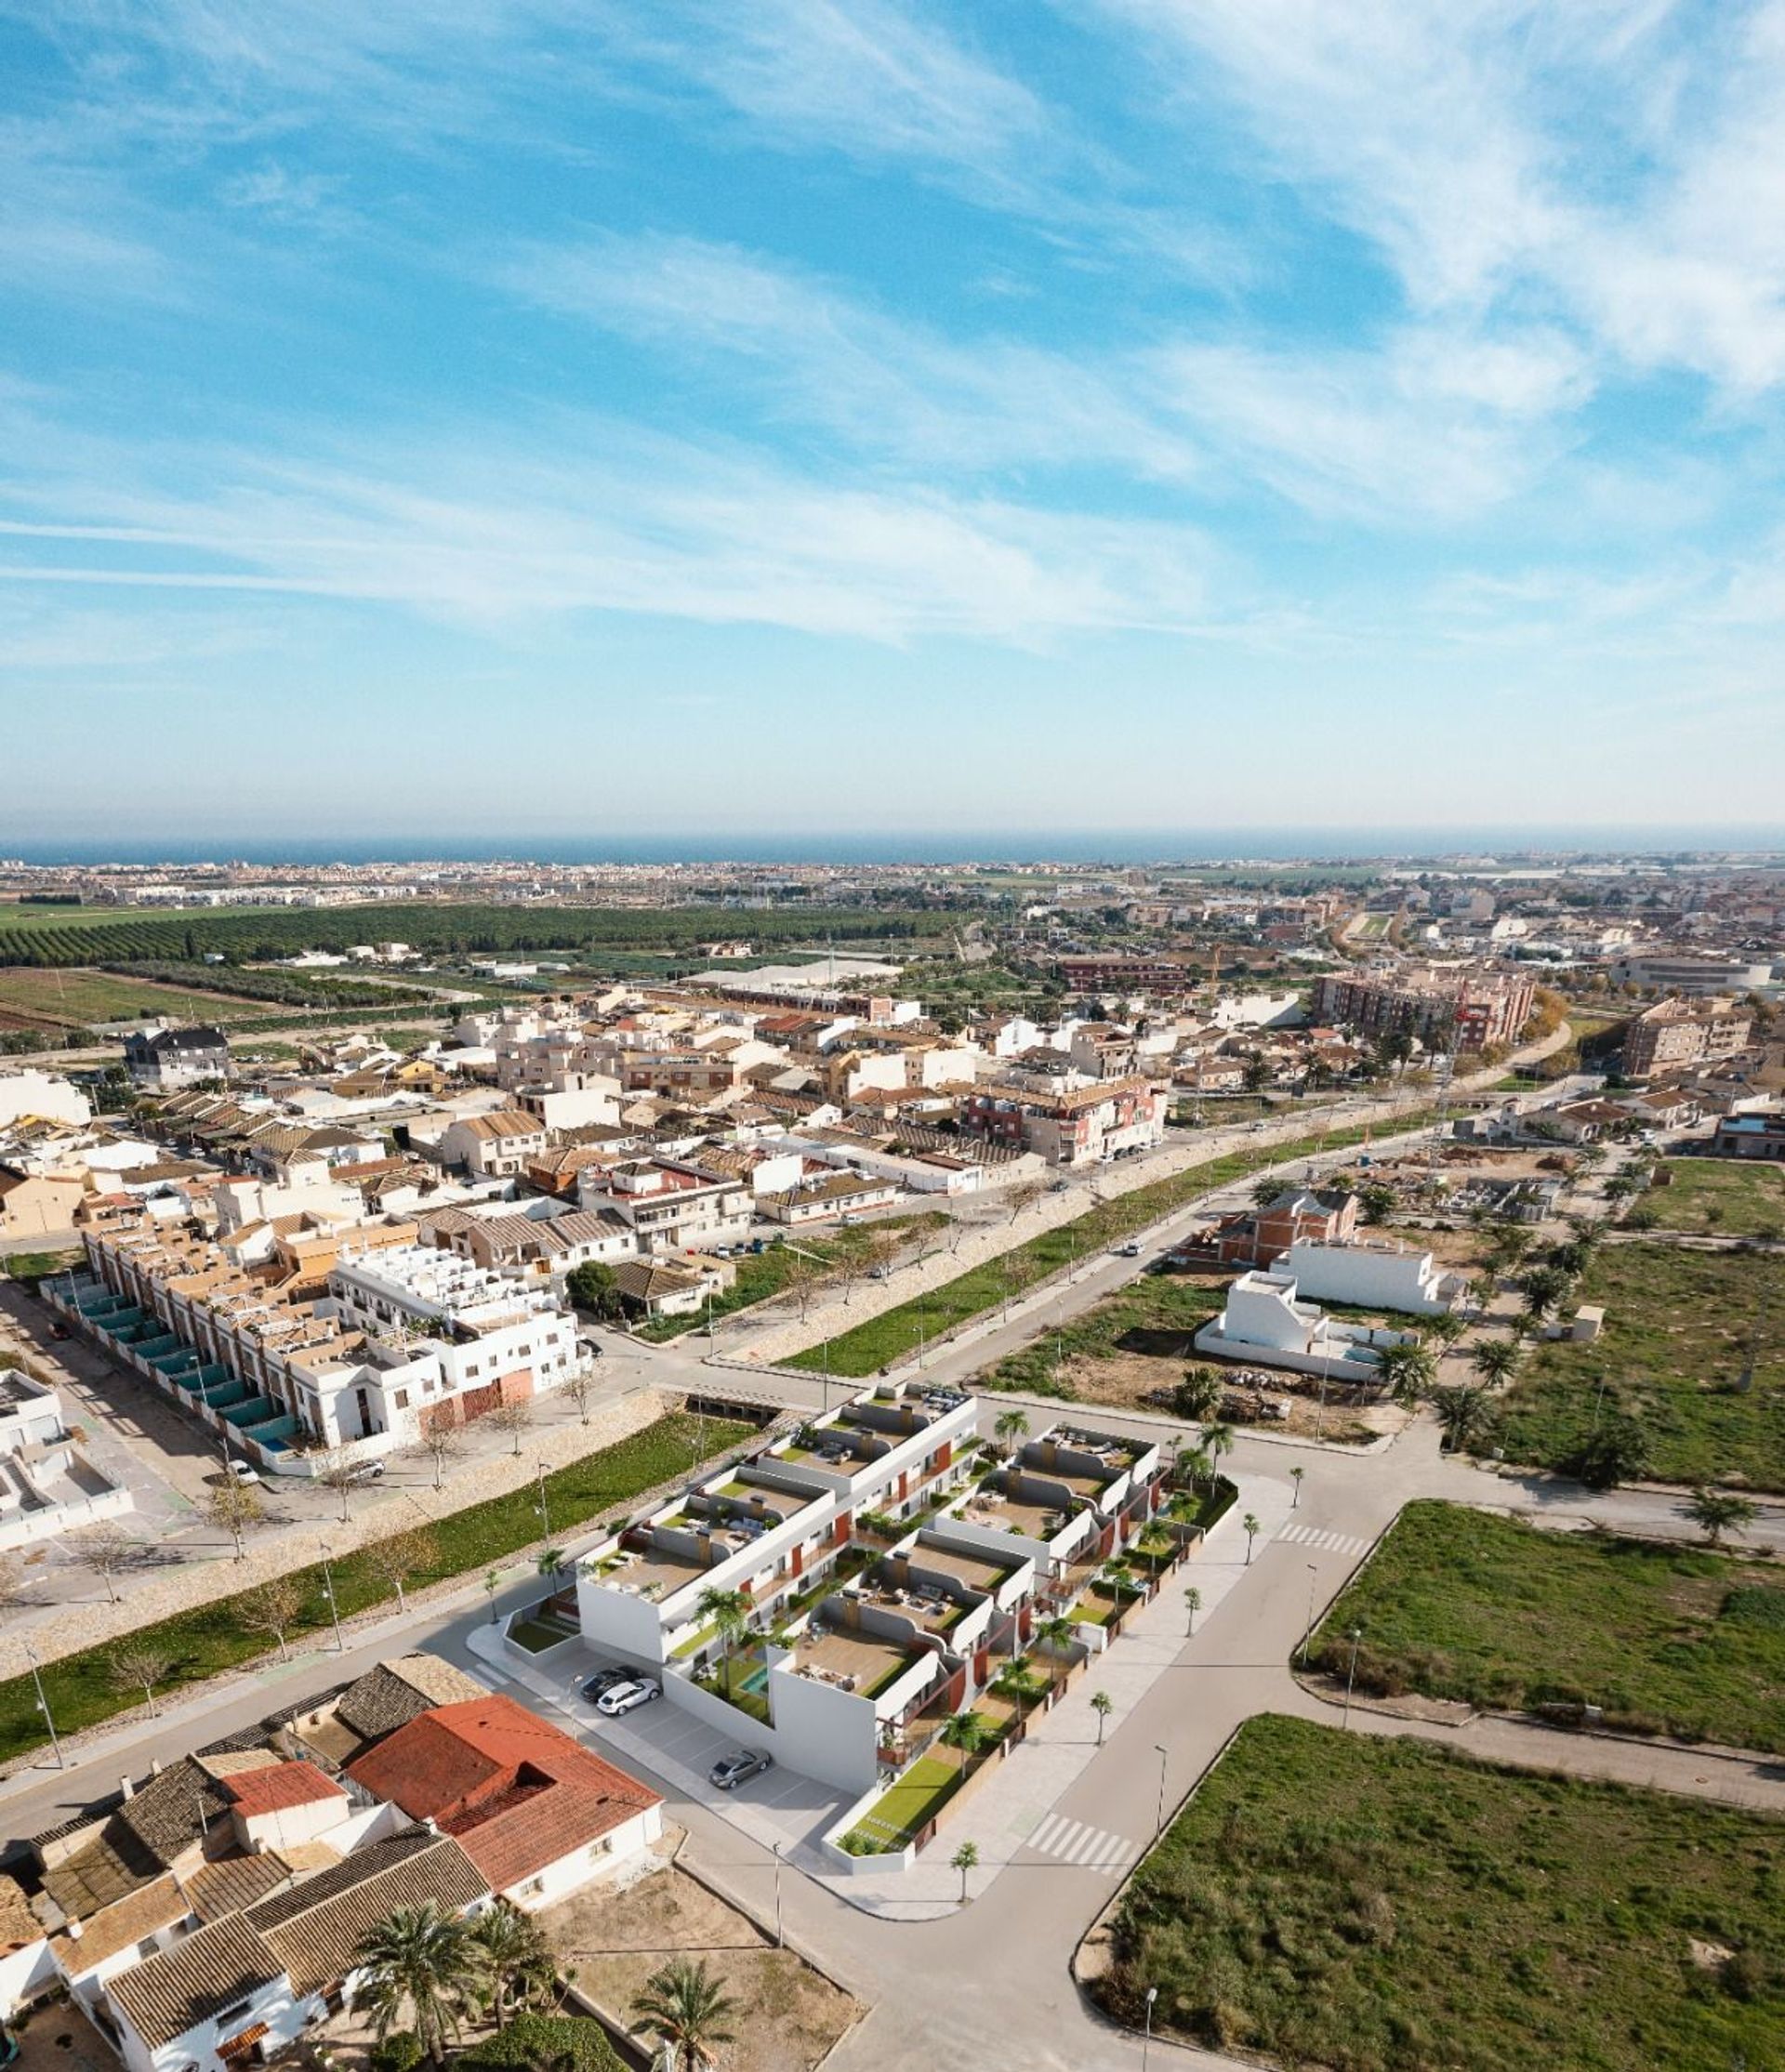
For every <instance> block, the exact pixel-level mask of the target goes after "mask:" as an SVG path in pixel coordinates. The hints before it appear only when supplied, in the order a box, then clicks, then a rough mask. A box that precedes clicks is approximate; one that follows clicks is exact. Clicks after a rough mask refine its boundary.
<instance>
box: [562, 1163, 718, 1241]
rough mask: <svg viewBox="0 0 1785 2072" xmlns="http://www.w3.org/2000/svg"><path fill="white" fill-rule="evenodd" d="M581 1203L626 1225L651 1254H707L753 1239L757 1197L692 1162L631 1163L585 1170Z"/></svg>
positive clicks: (579, 1189) (580, 1178)
mask: <svg viewBox="0 0 1785 2072" xmlns="http://www.w3.org/2000/svg"><path fill="white" fill-rule="evenodd" d="M576 1198H577V1203H578V1206H579V1207H580V1208H585V1209H602V1210H607V1211H610V1212H611V1213H613V1214H615V1215H617V1216H619V1217H621V1218H623V1219H624V1220H625V1221H626V1222H627V1223H628V1224H629V1225H630V1226H631V1228H632V1230H633V1232H634V1233H635V1234H636V1236H637V1238H638V1245H639V1249H640V1250H641V1251H648V1252H661V1251H704V1250H707V1249H708V1248H709V1247H712V1246H715V1245H735V1244H738V1243H740V1242H741V1241H742V1240H743V1239H745V1238H747V1236H748V1235H749V1234H750V1221H751V1217H752V1214H753V1211H754V1206H755V1205H754V1197H753V1196H752V1194H751V1193H750V1189H749V1187H748V1186H747V1184H745V1183H742V1182H740V1181H737V1180H735V1179H732V1178H729V1177H723V1178H718V1179H715V1178H713V1177H711V1176H709V1175H708V1174H707V1173H705V1172H703V1171H702V1170H701V1169H700V1168H699V1167H698V1166H697V1165H695V1164H694V1163H692V1162H689V1163H684V1162H682V1161H681V1160H659V1159H651V1158H634V1159H628V1160H626V1161H625V1162H623V1163H622V1164H620V1165H617V1166H612V1167H606V1168H602V1167H596V1166H590V1167H586V1168H583V1170H582V1171H581V1172H580V1173H579V1174H578V1176H577V1197H576Z"/></svg>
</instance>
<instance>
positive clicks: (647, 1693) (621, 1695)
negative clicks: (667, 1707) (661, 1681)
mask: <svg viewBox="0 0 1785 2072" xmlns="http://www.w3.org/2000/svg"><path fill="white" fill-rule="evenodd" d="M661 1696H663V1692H662V1690H661V1689H660V1688H659V1686H658V1685H657V1684H655V1683H653V1682H652V1681H651V1679H650V1678H649V1677H648V1676H641V1677H640V1679H639V1681H638V1682H637V1683H616V1684H615V1686H614V1688H613V1689H612V1690H611V1691H608V1692H606V1693H605V1694H604V1695H603V1696H601V1697H599V1698H597V1699H596V1700H595V1709H596V1711H598V1712H600V1713H601V1714H602V1715H603V1716H604V1717H605V1718H607V1719H610V1720H617V1719H618V1718H619V1717H620V1715H621V1714H622V1713H623V1712H636V1711H637V1710H638V1709H639V1707H640V1706H641V1705H649V1704H650V1702H651V1700H652V1699H653V1698H660V1697H661Z"/></svg>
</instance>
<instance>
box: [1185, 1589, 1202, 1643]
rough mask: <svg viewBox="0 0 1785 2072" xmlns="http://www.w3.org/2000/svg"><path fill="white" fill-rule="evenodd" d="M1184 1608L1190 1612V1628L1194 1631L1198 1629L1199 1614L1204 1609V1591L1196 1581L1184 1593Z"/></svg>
mask: <svg viewBox="0 0 1785 2072" xmlns="http://www.w3.org/2000/svg"><path fill="white" fill-rule="evenodd" d="M1183 1608H1184V1610H1185V1611H1186V1612H1187V1613H1188V1614H1189V1617H1190V1626H1189V1630H1190V1631H1191V1632H1192V1633H1194V1632H1195V1631H1196V1630H1197V1613H1198V1612H1199V1611H1201V1609H1202V1592H1201V1591H1200V1590H1198V1589H1197V1586H1196V1585H1195V1584H1194V1583H1192V1584H1191V1586H1190V1588H1189V1589H1188V1590H1185V1591H1184V1593H1183Z"/></svg>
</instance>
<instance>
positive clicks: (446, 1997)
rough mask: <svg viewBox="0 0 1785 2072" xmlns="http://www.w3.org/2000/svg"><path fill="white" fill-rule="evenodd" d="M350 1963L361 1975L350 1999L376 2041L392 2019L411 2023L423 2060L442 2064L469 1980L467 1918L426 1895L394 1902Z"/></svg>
mask: <svg viewBox="0 0 1785 2072" xmlns="http://www.w3.org/2000/svg"><path fill="white" fill-rule="evenodd" d="M357 1968H358V1969H359V1970H360V1971H361V1972H363V1973H364V1978H363V1980H362V1982H361V1985H360V1987H359V1990H358V1991H357V1993H356V1994H355V1996H354V2000H355V2004H356V2006H358V2007H360V2008H364V2010H365V2011H366V2013H369V2014H370V2015H371V2017H372V2028H373V2033H374V2034H375V2035H376V2036H377V2038H378V2039H380V2041H382V2039H384V2038H385V2037H387V2036H389V2035H390V2031H391V2030H392V2029H394V2028H396V2027H398V2026H406V2027H408V2028H412V2029H413V2030H414V2031H415V2033H416V2035H417V2037H418V2038H419V2039H420V2041H421V2047H422V2049H423V2050H424V2051H426V2052H427V2053H428V2056H429V2059H430V2062H431V2063H432V2064H434V2065H440V2064H442V2063H443V2060H444V2057H445V2052H446V2046H447V2044H448V2043H449V2042H451V2041H453V2040H455V2039H456V2037H457V2035H458V2032H459V2025H460V2023H461V2022H462V2021H463V2019H464V2015H465V2009H466V2004H467V2002H468V2000H469V1997H470V1994H471V1991H472V1989H473V1987H474V1986H476V1984H477V1979H478V1973H479V1969H480V1966H479V1962H478V1959H477V1953H476V1950H475V1948H474V1946H473V1944H472V1941H471V1928H470V1924H469V1922H468V1921H466V1920H463V1919H462V1918H461V1917H460V1916H459V1915H457V1914H443V1913H442V1912H441V1910H440V1908H439V1907H437V1906H436V1905H435V1903H434V1902H433V1901H432V1900H431V1899H429V1900H424V1901H423V1903H422V1904H421V1905H420V1906H419V1907H398V1908H397V1910H396V1911H395V1912H394V1913H393V1914H391V1915H390V1916H389V1917H388V1918H387V1919H385V1920H381V1921H379V1922H378V1924H377V1927H376V1928H374V1929H372V1930H371V1931H370V1933H368V1934H367V1935H366V1937H365V1939H364V1942H362V1943H361V1945H360V1947H359V1952H358V1967H357ZM405 2015H406V2016H407V2020H406V2021H405V2019H404V2017H405Z"/></svg>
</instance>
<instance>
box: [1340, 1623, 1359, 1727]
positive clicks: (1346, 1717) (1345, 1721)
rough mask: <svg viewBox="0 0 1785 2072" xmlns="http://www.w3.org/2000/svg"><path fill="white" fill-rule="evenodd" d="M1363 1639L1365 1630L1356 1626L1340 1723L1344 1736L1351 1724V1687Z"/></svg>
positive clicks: (1353, 1633) (1352, 1637) (1353, 1632)
mask: <svg viewBox="0 0 1785 2072" xmlns="http://www.w3.org/2000/svg"><path fill="white" fill-rule="evenodd" d="M1363 1637H1364V1630H1363V1628H1362V1627H1361V1626H1354V1627H1353V1628H1352V1630H1351V1667H1350V1668H1349V1669H1347V1670H1346V1671H1345V1709H1344V1714H1343V1717H1342V1719H1341V1720H1340V1722H1339V1731H1340V1732H1341V1733H1343V1732H1344V1730H1345V1728H1346V1727H1348V1726H1349V1725H1350V1724H1351V1686H1352V1683H1353V1681H1354V1679H1355V1677H1356V1674H1357V1643H1358V1642H1359V1641H1361V1640H1362V1639H1363Z"/></svg>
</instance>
